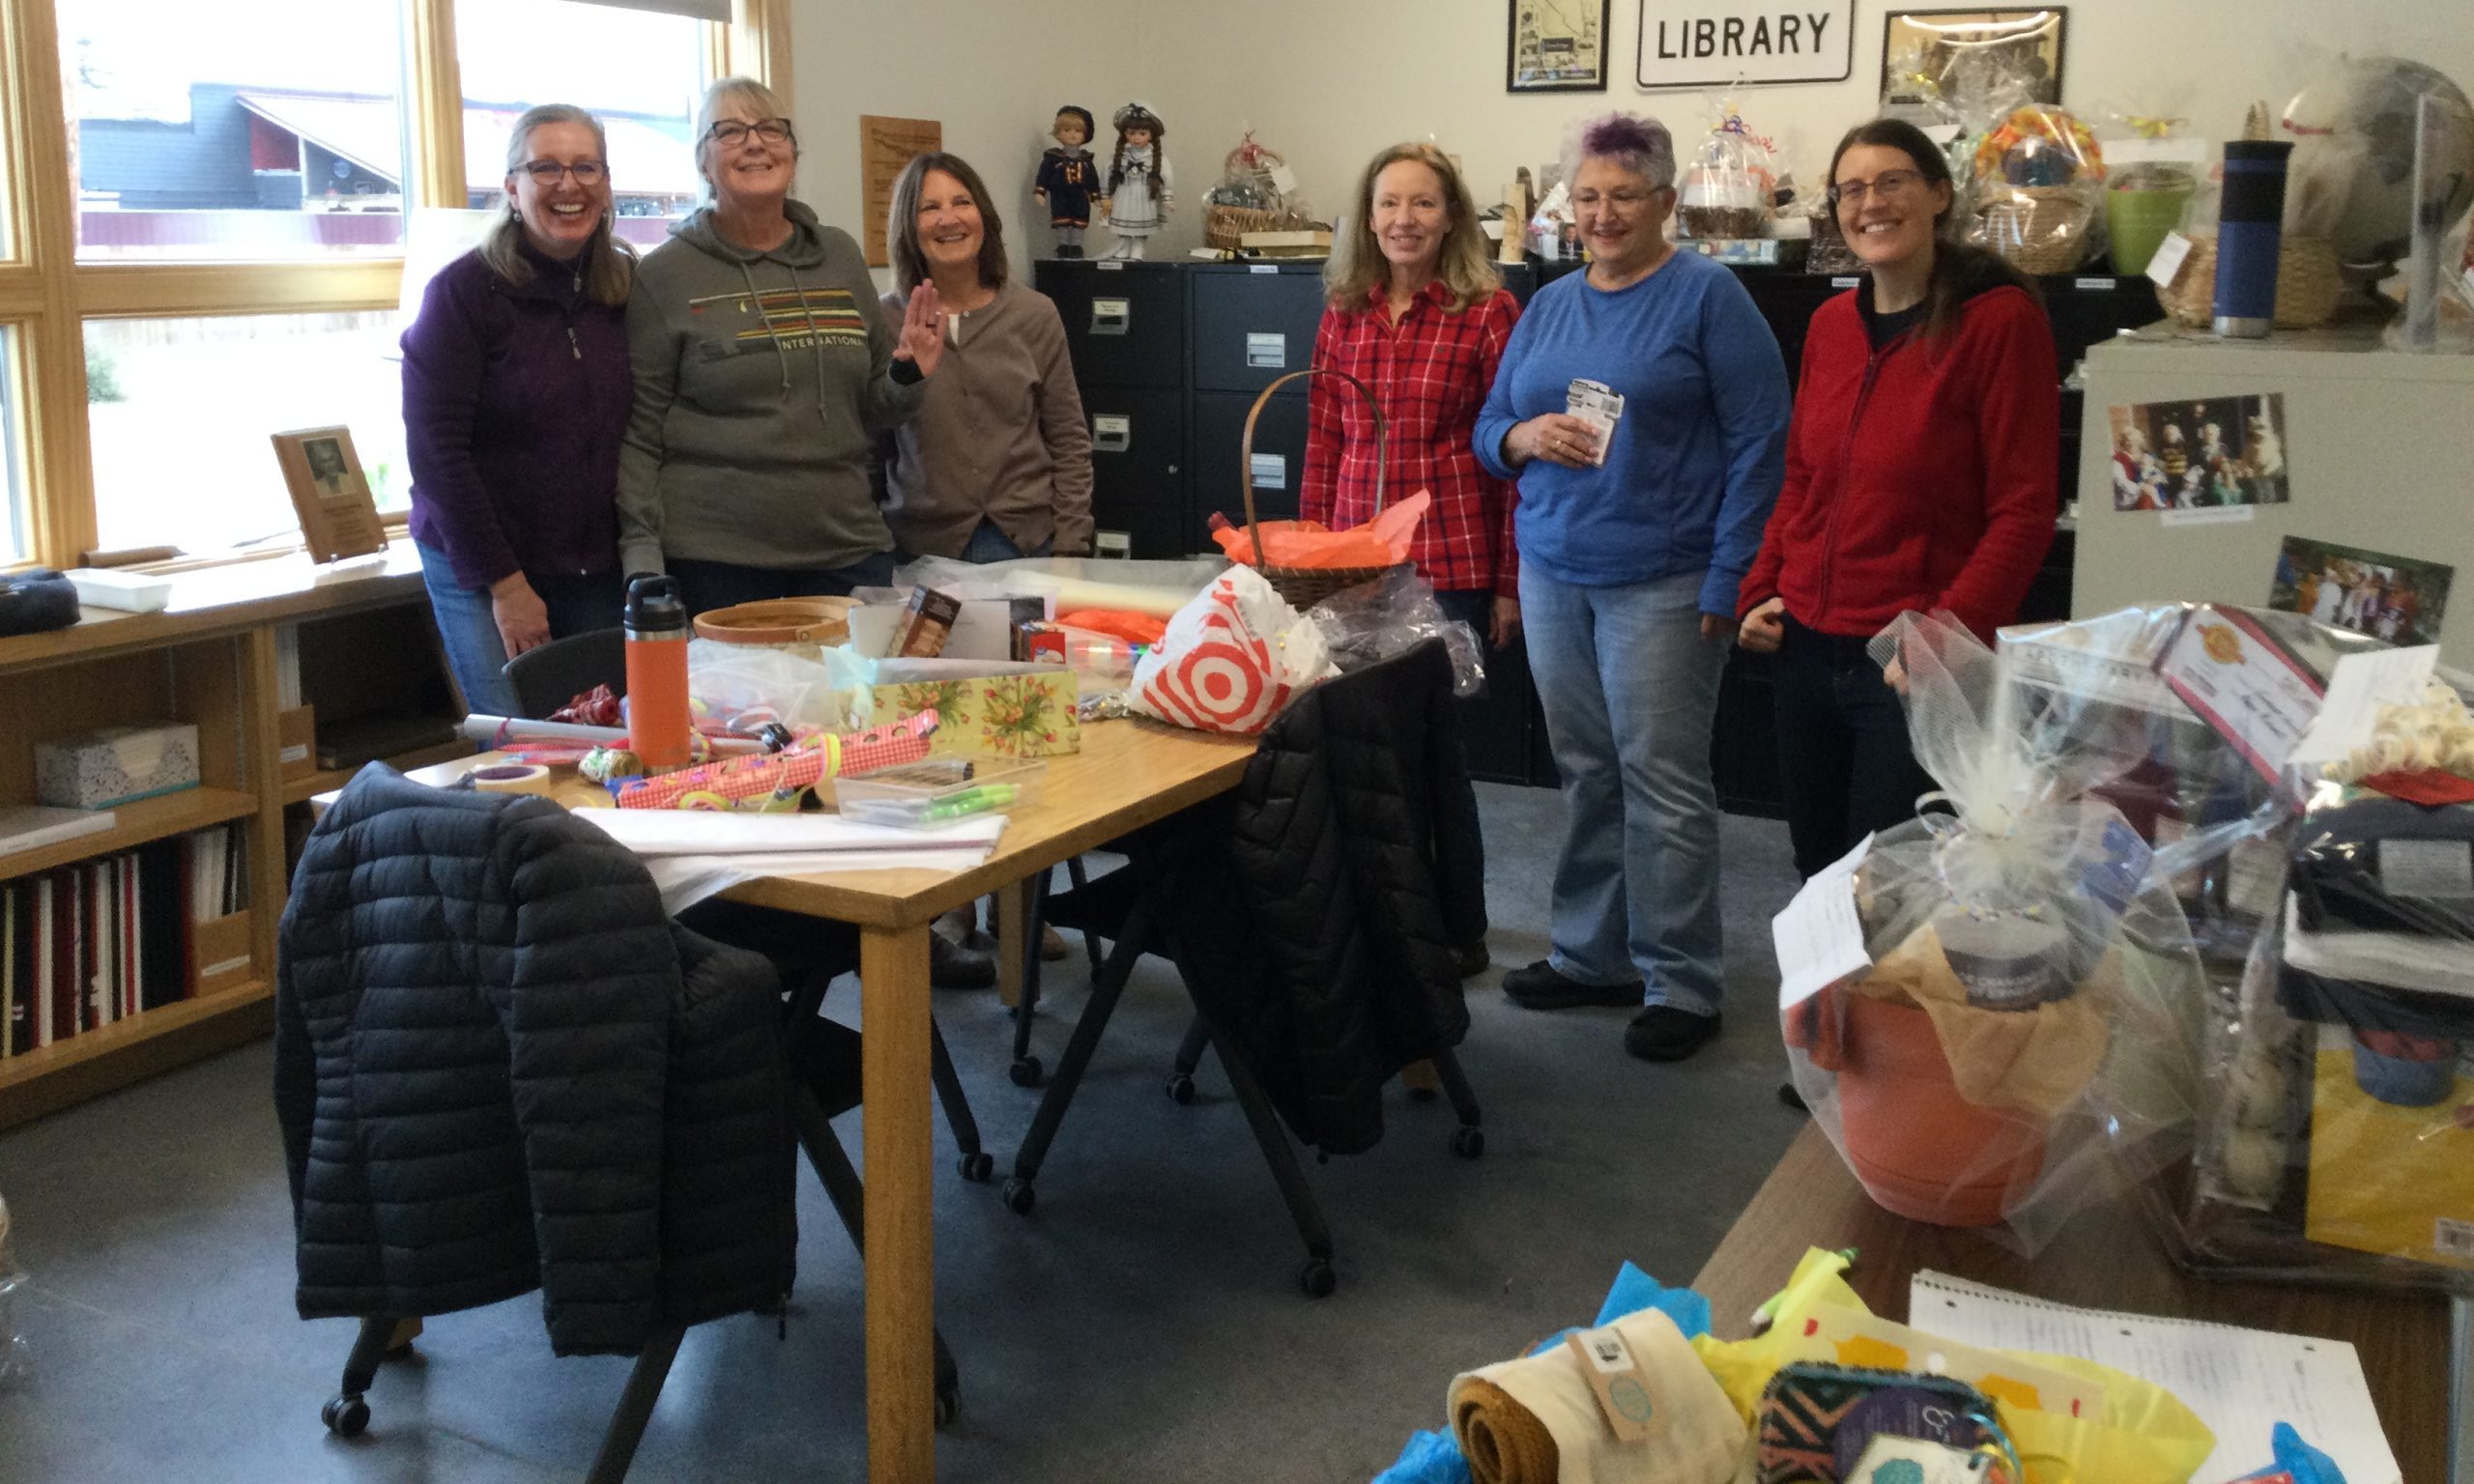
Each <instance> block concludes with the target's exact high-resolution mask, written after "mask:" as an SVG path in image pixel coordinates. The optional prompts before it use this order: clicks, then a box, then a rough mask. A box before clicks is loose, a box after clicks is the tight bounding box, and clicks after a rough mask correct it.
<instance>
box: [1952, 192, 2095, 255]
mask: <svg viewBox="0 0 2474 1484" xmlns="http://www.w3.org/2000/svg"><path fill="white" fill-rule="evenodd" d="M2094 217H2095V203H2094V202H2092V201H2090V200H2089V199H2088V198H2087V195H2086V192H2084V191H2082V190H2081V189H2079V187H2077V186H2075V185H2004V186H2001V187H2000V188H1999V191H1998V193H1997V194H1996V195H1995V197H1994V199H1992V200H1990V201H1987V202H1985V203H1983V204H1982V205H1980V206H1978V207H1977V208H1976V231H1977V233H1978V234H1979V235H1980V237H1981V240H1982V241H1983V243H1984V244H1985V245H1986V246H1987V247H1990V248H1992V249H1993V250H1994V251H1995V252H1998V253H1999V254H2001V256H2002V257H2004V258H2006V259H2008V260H2009V262H2010V264H2011V266H2012V267H2014V268H2016V269H2018V270H2019V271H2021V272H2023V273H2066V272H2069V271H2071V270H2072V269H2075V268H2077V267H2078V266H2079V265H2080V264H2082V263H2085V262H2086V261H2087V227H2088V223H2089V222H2090V221H2092V220H2093V219H2094Z"/></svg>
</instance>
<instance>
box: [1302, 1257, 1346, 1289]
mask: <svg viewBox="0 0 2474 1484" xmlns="http://www.w3.org/2000/svg"><path fill="white" fill-rule="evenodd" d="M1339 1285H1340V1280H1339V1276H1338V1274H1337V1273H1335V1272H1333V1271H1332V1265H1331V1264H1330V1263H1329V1262H1328V1261H1326V1260H1324V1259H1322V1258H1319V1257H1309V1258H1308V1259H1307V1260H1306V1266H1305V1267H1303V1268H1300V1269H1299V1270H1297V1286H1298V1287H1300V1288H1302V1289H1304V1290H1306V1297H1307V1298H1309V1299H1329V1298H1331V1297H1332V1290H1333V1289H1335V1288H1338V1287H1339Z"/></svg>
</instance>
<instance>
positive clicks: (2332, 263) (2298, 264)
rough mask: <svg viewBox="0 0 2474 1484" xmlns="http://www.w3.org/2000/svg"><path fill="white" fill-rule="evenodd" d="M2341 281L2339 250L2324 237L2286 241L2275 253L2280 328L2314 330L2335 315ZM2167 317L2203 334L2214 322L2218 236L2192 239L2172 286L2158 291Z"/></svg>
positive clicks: (2202, 234)
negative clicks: (2200, 330)
mask: <svg viewBox="0 0 2474 1484" xmlns="http://www.w3.org/2000/svg"><path fill="white" fill-rule="evenodd" d="M2344 295H2345V279H2344V277H2343V275H2342V274H2340V273H2339V271H2338V269H2337V249H2336V248H2335V246H2333V245H2332V244H2331V243H2329V242H2328V240H2327V239H2326V238H2324V237H2287V238H2286V239H2284V240H2283V241H2282V242H2281V243H2279V244H2278V249H2277V306H2276V309H2275V311H2274V314H2275V318H2274V324H2275V325H2276V328H2279V329H2316V328H2319V327H2320V326H2322V325H2325V324H2327V323H2328V320H2329V318H2330V317H2331V316H2333V315H2334V314H2335V313H2336V312H2337V302H2338V300H2340V299H2342V298H2343V297H2344ZM2156 300H2157V302H2158V303H2160V304H2162V305H2163V306H2164V307H2165V312H2166V313H2167V314H2170V315H2172V317H2173V319H2174V321H2175V322H2176V323H2178V324H2179V325H2181V327H2182V328H2185V329H2205V328H2208V327H2209V326H2210V325H2213V324H2215V323H2216V320H2215V315H2216V234H2215V233H2213V232H2195V233H2193V234H2191V250H2190V254H2189V256H2187V257H2185V258H2183V259H2182V266H2181V268H2180V269H2179V270H2178V271H2175V273H2174V274H2173V281H2172V284H2171V285H2168V286H2165V287H2161V288H2159V289H2158V290H2157V291H2156Z"/></svg>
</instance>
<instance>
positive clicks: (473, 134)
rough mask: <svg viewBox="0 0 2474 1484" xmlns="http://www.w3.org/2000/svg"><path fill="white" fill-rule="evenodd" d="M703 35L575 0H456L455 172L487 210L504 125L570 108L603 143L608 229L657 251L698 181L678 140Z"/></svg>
mask: <svg viewBox="0 0 2474 1484" xmlns="http://www.w3.org/2000/svg"><path fill="white" fill-rule="evenodd" d="M702 38H703V28H702V26H701V24H700V23H699V22H697V21H694V20H691V19H689V18H687V17H685V16H683V15H661V14H648V13H646V12H641V11H632V10H616V9H613V8H611V7H608V6H601V5H592V4H587V3H582V0H456V7H455V49H456V66H457V69H458V70H459V71H461V72H462V74H463V79H464V174H465V176H466V178H467V179H468V180H469V181H470V182H471V185H472V204H473V205H475V206H489V205H493V204H495V203H496V202H497V201H498V199H499V197H500V195H501V194H502V192H503V187H504V183H505V178H506V152H507V130H508V129H509V128H511V127H512V126H513V125H514V123H515V120H516V117H517V115H519V114H521V113H522V112H523V111H524V110H525V109H527V108H530V107H532V105H534V104H535V103H574V104H577V105H578V106H580V107H584V108H590V109H591V110H592V111H593V113H594V114H595V115H597V116H598V117H599V118H600V120H601V125H602V129H603V131H604V132H605V133H606V134H607V135H608V136H609V139H610V186H611V191H612V194H613V197H614V198H615V200H616V203H617V206H618V213H619V224H618V226H619V235H620V236H621V237H624V238H627V239H628V240H630V241H631V242H634V243H636V244H637V245H638V246H640V247H654V246H658V245H660V243H661V242H662V239H663V238H664V237H665V236H666V235H667V233H668V230H669V223H670V222H672V221H674V220H676V219H677V218H678V217H680V216H683V215H685V214H687V213H688V212H689V211H691V210H693V209H694V207H695V205H696V200H697V195H698V193H699V191H700V190H701V189H702V188H703V183H702V182H701V181H699V180H698V178H697V175H696V158H695V149H694V146H693V142H692V141H691V140H690V138H689V135H690V134H692V133H693V132H694V131H695V127H696V103H697V100H698V99H699V98H700V97H702V95H703V93H704V88H705V62H704V54H703V49H702V47H703V41H702Z"/></svg>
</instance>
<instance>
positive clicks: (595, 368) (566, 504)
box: [404, 103, 635, 716]
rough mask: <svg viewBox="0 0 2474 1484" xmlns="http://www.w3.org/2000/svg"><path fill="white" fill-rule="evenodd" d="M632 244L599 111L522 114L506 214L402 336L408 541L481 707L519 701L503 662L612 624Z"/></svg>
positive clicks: (443, 277) (550, 107)
mask: <svg viewBox="0 0 2474 1484" xmlns="http://www.w3.org/2000/svg"><path fill="white" fill-rule="evenodd" d="M632 276H633V254H632V253H631V252H630V251H629V250H628V249H627V248H626V247H625V246H624V245H622V244H621V243H619V242H618V241H617V239H615V238H614V237H613V236H612V235H611V203H610V166H609V160H608V146H607V143H606V141H605V137H604V135H603V133H602V128H601V121H600V120H598V119H596V118H594V117H593V116H592V115H591V114H590V113H587V112H586V111H585V110H583V109H581V108H577V107H573V106H570V105H568V104H564V103H544V104H542V105H541V106H539V107H537V108H532V109H528V110H527V111H526V112H525V114H524V116H523V117H522V118H519V119H517V120H516V121H515V130H514V132H513V134H512V135H511V136H510V138H509V140H508V143H507V157H506V210H505V213H504V214H503V215H502V216H501V217H500V218H499V220H498V222H497V223H496V224H495V225H494V226H493V227H492V228H491V229H490V234H489V236H488V238H487V239H486V240H485V241H484V242H483V243H482V244H481V245H480V246H479V247H476V248H475V249H474V250H473V251H471V252H469V253H466V254H465V255H464V256H463V257H461V258H458V259H456V260H455V261H454V262H453V263H451V264H448V265H447V267H446V269H445V270H444V271H441V272H440V273H439V275H438V276H437V277H436V278H434V279H432V280H431V281H430V285H429V291H428V293H426V294H425V295H424V296H423V297H422V299H421V312H420V316H419V317H418V318H417V319H416V320H415V321H414V322H413V325H412V328H409V329H407V330H405V331H404V432H405V440H406V452H407V454H408V456H409V459H410V462H411V464H412V470H413V517H412V531H413V540H414V542H415V544H416V545H417V546H418V547H419V549H420V556H421V575H422V577H423V579H424V580H425V581H426V583H427V585H428V586H429V598H430V607H431V609H432V610H433V611H434V612H435V613H436V614H437V615H438V630H439V634H440V637H441V638H443V639H444V640H445V641H446V659H447V664H448V666H449V667H450V668H451V669H452V670H453V671H455V681H456V684H457V685H458V686H460V687H461V688H462V689H463V692H464V701H465V704H466V705H467V706H468V707H470V708H471V709H472V710H474V711H478V712H485V713H490V714H493V715H499V716H507V715H512V714H513V713H514V711H515V709H516V701H515V688H514V687H513V686H512V685H510V684H508V683H507V680H506V677H505V675H504V674H503V669H504V667H505V665H506V662H507V658H508V656H510V655H516V654H522V653H523V652H524V651H525V650H527V649H531V648H533V647H535V646H537V645H540V644H545V643H548V642H550V641H551V640H553V639H564V638H565V637H566V636H568V635H570V634H581V633H584V632H587V631H589V630H592V629H603V628H610V627H613V626H615V625H616V624H617V623H618V622H619V606H620V601H621V598H622V596H623V593H622V584H621V582H620V574H619V525H618V514H617V511H616V509H615V508H614V505H613V503H612V501H613V500H614V499H615V498H616V495H617V492H618V481H619V437H620V435H621V434H622V433H623V432H624V431H625V429H626V425H627V412H628V408H629V406H630V405H631V404H632V402H633V399H634V394H635V383H634V379H633V376H632V375H631V372H630V368H629V365H628V360H627V328H626V302H627V289H628V284H629V282H630V280H631V278H632Z"/></svg>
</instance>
